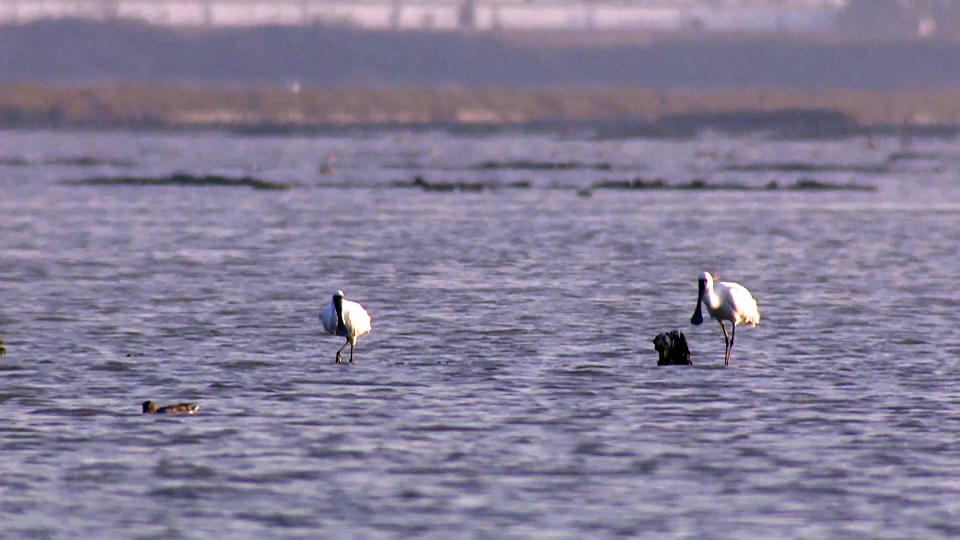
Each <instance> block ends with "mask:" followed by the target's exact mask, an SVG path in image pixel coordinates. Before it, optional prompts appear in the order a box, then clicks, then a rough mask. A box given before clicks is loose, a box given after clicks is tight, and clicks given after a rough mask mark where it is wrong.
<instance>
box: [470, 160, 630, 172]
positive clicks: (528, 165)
mask: <svg viewBox="0 0 960 540" xmlns="http://www.w3.org/2000/svg"><path fill="white" fill-rule="evenodd" d="M474 168H475V169H525V170H534V171H553V170H559V171H567V170H577V169H586V170H595V171H609V170H610V169H612V168H613V167H612V166H611V165H610V164H609V163H604V162H600V163H581V162H579V161H526V160H519V161H484V162H483V163H480V164H479V165H475V166H474Z"/></svg>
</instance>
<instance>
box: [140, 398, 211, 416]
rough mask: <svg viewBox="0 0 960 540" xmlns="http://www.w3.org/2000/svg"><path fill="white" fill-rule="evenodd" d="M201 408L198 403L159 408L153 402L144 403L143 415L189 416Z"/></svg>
mask: <svg viewBox="0 0 960 540" xmlns="http://www.w3.org/2000/svg"><path fill="white" fill-rule="evenodd" d="M199 408H200V405H199V404H197V403H177V404H176V405H167V406H166V407H157V404H156V403H154V402H152V401H144V402H143V414H175V415H188V414H194V413H196V412H197V409H199Z"/></svg>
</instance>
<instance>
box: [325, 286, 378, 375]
mask: <svg viewBox="0 0 960 540" xmlns="http://www.w3.org/2000/svg"><path fill="white" fill-rule="evenodd" d="M320 322H321V323H323V329H324V330H326V331H327V332H328V333H330V334H333V335H335V336H341V337H344V338H347V341H345V342H344V343H343V346H342V347H340V349H339V350H338V351H337V363H338V364H339V363H342V362H343V360H342V359H341V358H340V355H341V353H343V349H344V348H345V347H346V346H347V345H348V344H349V345H350V363H353V348H354V346H356V344H357V340H358V339H360V336H362V335H364V334H366V333H369V332H370V330H371V328H372V326H371V324H370V314H369V313H367V310H365V309H363V306H361V305H360V304H358V303H356V302H351V301H350V300H346V299H344V297H343V291H340V290H338V291H336V292H334V293H333V298H331V299H330V303H329V304H327V305H326V306H324V307H323V310H322V311H321V312H320Z"/></svg>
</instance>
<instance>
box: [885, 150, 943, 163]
mask: <svg viewBox="0 0 960 540" xmlns="http://www.w3.org/2000/svg"><path fill="white" fill-rule="evenodd" d="M928 159H940V156H939V155H938V154H932V153H921V152H909V151H903V152H894V153H892V154H890V156H889V157H888V158H887V161H911V160H928Z"/></svg>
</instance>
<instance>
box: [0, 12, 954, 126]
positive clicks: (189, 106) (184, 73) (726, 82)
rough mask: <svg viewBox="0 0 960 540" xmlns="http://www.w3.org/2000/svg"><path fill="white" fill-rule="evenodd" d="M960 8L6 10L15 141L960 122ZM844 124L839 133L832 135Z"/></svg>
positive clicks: (4, 95)
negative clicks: (193, 131) (678, 122)
mask: <svg viewBox="0 0 960 540" xmlns="http://www.w3.org/2000/svg"><path fill="white" fill-rule="evenodd" d="M958 82H960V2H955V1H952V0H359V1H347V0H0V125H2V126H18V125H36V124H41V125H61V124H80V125H115V124H120V125H123V126H130V125H147V126H156V125H160V126H163V125H231V126H236V125H243V126H249V125H264V124H270V125H283V126H300V127H303V126H316V125H343V124H356V123H363V124H380V123H393V124H397V123H399V124H411V123H412V124H417V123H437V122H442V123H454V124H464V125H478V124H479V125H489V124H498V125H500V124H525V123H526V124H529V123H535V122H570V121H578V122H579V121H594V120H598V119H599V120H610V119H624V118H631V119H642V120H651V119H657V118H661V117H663V116H665V115H672V114H686V113H690V112H704V111H708V112H718V111H719V112H725V111H731V110H733V111H743V110H749V111H783V110H803V111H810V110H816V111H819V112H820V113H822V112H824V111H829V112H832V113H837V114H840V115H842V116H843V122H841V124H845V123H849V122H853V123H856V124H857V125H881V124H882V125H886V126H893V125H904V124H909V125H911V126H919V127H920V128H923V127H924V126H938V129H940V128H942V127H943V126H951V125H953V124H955V123H956V122H957V119H958V118H960V97H958V94H957V93H956V89H957V85H958ZM828 118H829V119H830V120H829V121H830V122H833V123H836V117H835V116H831V117H828Z"/></svg>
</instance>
